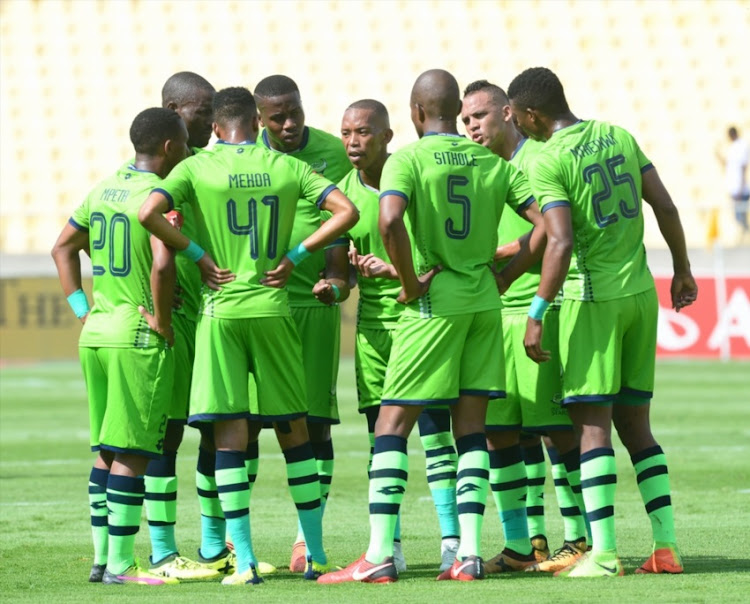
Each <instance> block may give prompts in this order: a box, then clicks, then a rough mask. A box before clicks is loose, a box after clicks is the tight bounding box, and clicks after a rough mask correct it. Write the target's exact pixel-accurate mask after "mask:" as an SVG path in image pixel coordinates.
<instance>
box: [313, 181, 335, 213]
mask: <svg viewBox="0 0 750 604" xmlns="http://www.w3.org/2000/svg"><path fill="white" fill-rule="evenodd" d="M336 189H338V187H337V186H336V185H328V186H327V187H326V190H325V191H323V192H322V193H321V194H320V197H318V201H316V202H315V205H316V206H318V208H320V206H322V205H323V202H324V201H325V200H326V197H328V196H329V195H330V194H331V191H334V190H336Z"/></svg>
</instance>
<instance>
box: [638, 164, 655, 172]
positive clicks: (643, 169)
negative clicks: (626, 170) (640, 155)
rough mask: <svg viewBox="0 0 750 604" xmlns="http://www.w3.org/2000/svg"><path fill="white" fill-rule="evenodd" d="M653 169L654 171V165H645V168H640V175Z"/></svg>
mask: <svg viewBox="0 0 750 604" xmlns="http://www.w3.org/2000/svg"><path fill="white" fill-rule="evenodd" d="M653 169H654V164H646V165H645V166H643V167H642V168H641V174H645V173H646V172H648V171H649V170H653Z"/></svg>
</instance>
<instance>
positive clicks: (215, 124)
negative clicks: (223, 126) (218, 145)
mask: <svg viewBox="0 0 750 604" xmlns="http://www.w3.org/2000/svg"><path fill="white" fill-rule="evenodd" d="M211 130H213V131H214V134H215V135H216V138H221V137H220V136H219V124H217V123H216V122H214V123H213V124H211Z"/></svg>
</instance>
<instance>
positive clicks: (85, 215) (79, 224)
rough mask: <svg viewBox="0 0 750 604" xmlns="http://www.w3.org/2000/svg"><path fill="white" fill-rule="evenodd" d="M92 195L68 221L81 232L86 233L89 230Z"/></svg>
mask: <svg viewBox="0 0 750 604" xmlns="http://www.w3.org/2000/svg"><path fill="white" fill-rule="evenodd" d="M90 197H91V195H89V196H88V197H86V199H84V200H83V203H82V204H81V205H80V206H78V207H77V208H76V209H75V211H74V212H73V215H72V216H71V217H70V218H69V219H68V224H70V226H72V227H73V228H75V229H78V230H79V231H83V232H86V231H88V230H89V199H90Z"/></svg>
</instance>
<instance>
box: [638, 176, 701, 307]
mask: <svg viewBox="0 0 750 604" xmlns="http://www.w3.org/2000/svg"><path fill="white" fill-rule="evenodd" d="M642 178H643V199H644V201H645V202H646V203H648V204H649V205H650V206H651V207H652V208H653V210H654V215H655V216H656V222H657V223H658V225H659V230H660V231H661V234H662V237H664V241H666V242H667V246H668V247H669V251H670V252H671V254H672V268H673V270H674V277H672V287H671V295H672V308H674V309H675V310H676V311H677V312H679V311H680V309H681V308H684V307H685V306H689V305H690V304H692V303H693V302H695V300H696V298H697V297H698V286H697V285H696V283H695V279H693V274H692V272H691V271H690V261H689V260H688V254H687V245H686V243H685V233H684V231H683V230H682V222H680V214H679V212H678V211H677V206H675V205H674V202H673V201H672V197H671V196H670V195H669V192H668V191H667V189H666V187H665V186H664V183H662V181H661V178H659V174H658V173H657V171H656V168H652V169H650V170H646V172H644V173H643V174H642Z"/></svg>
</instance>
